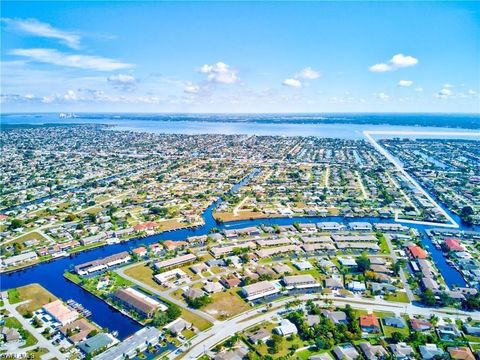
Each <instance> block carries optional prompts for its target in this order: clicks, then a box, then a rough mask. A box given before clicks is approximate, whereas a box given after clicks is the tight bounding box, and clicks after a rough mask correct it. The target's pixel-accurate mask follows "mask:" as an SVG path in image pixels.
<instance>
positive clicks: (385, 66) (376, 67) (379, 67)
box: [370, 64, 392, 72]
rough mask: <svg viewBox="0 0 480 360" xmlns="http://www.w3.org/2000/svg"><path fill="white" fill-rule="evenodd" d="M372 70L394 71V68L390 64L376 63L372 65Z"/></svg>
mask: <svg viewBox="0 0 480 360" xmlns="http://www.w3.org/2000/svg"><path fill="white" fill-rule="evenodd" d="M370 71H371V72H387V71H392V68H391V66H390V65H388V64H375V65H372V66H370Z"/></svg>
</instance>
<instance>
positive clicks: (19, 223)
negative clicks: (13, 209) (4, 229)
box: [10, 219, 23, 230]
mask: <svg viewBox="0 0 480 360" xmlns="http://www.w3.org/2000/svg"><path fill="white" fill-rule="evenodd" d="M22 226H23V221H22V220H20V219H13V220H12V222H11V223H10V229H13V230H14V229H18V228H21V227H22Z"/></svg>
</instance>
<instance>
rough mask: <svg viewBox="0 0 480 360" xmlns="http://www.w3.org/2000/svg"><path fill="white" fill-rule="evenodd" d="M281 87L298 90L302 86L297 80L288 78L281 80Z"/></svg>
mask: <svg viewBox="0 0 480 360" xmlns="http://www.w3.org/2000/svg"><path fill="white" fill-rule="evenodd" d="M282 85H285V86H290V87H295V88H299V87H301V86H302V82H301V81H300V80H298V79H294V78H289V79H285V80H283V82H282Z"/></svg>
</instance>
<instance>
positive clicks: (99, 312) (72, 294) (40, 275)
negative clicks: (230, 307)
mask: <svg viewBox="0 0 480 360" xmlns="http://www.w3.org/2000/svg"><path fill="white" fill-rule="evenodd" d="M258 172H259V170H258V169H255V170H254V171H253V172H252V173H250V174H249V175H248V176H246V177H245V178H244V179H243V180H242V181H240V182H239V183H238V184H236V185H235V186H234V187H232V189H231V191H230V192H231V193H234V192H235V191H237V190H238V189H239V188H240V187H241V186H243V185H245V184H246V183H248V181H249V180H250V179H251V178H252V177H254V176H256V174H257V173H258ZM220 202H221V200H218V201H217V202H215V203H213V204H212V205H210V206H209V207H208V208H207V209H206V210H205V212H204V214H203V215H202V217H203V220H204V225H202V226H199V227H197V228H192V229H180V230H175V231H170V232H165V233H161V234H156V235H152V236H148V237H144V238H135V239H132V240H130V241H128V242H123V243H120V244H114V245H108V246H103V247H100V248H95V249H91V250H88V251H85V252H81V253H78V254H75V255H72V256H71V257H67V258H61V259H58V260H55V261H51V262H47V263H41V264H38V265H35V266H32V267H30V268H26V269H24V270H19V271H15V272H13V273H7V274H1V275H0V288H1V289H2V290H5V289H10V288H14V287H19V286H23V285H27V284H30V283H38V284H40V285H42V286H43V287H45V288H46V289H47V290H49V291H50V292H52V293H53V294H54V295H56V296H58V297H60V298H62V299H63V300H67V299H73V300H75V301H77V302H79V303H81V304H82V305H84V306H85V308H87V309H89V310H90V311H91V312H92V316H91V319H92V321H94V322H95V323H97V324H98V325H100V326H101V327H104V328H108V329H109V330H110V331H117V332H118V337H119V338H120V339H124V338H125V337H127V336H129V335H131V334H133V333H134V332H135V331H137V330H139V329H140V327H141V325H139V324H138V323H136V322H135V321H133V320H131V319H130V318H129V317H127V316H125V315H123V314H121V313H120V312H118V311H117V310H115V309H114V308H112V307H110V306H109V305H107V304H106V303H105V302H104V301H103V300H101V299H99V298H97V297H95V296H93V295H92V294H90V293H88V292H87V291H85V290H83V289H82V288H80V287H79V286H77V285H75V284H73V283H72V282H70V281H68V280H66V279H65V278H64V277H63V274H64V271H65V270H68V269H71V268H73V267H74V266H75V265H77V264H80V263H84V262H87V261H91V260H95V259H98V258H102V257H105V256H108V255H112V254H115V253H118V252H121V251H128V250H130V249H132V248H135V247H138V246H140V245H149V244H151V243H155V242H159V241H164V240H174V241H175V240H177V241H178V240H184V239H185V238H187V237H189V236H197V235H205V234H208V233H210V232H211V230H212V229H213V228H214V227H216V228H217V229H218V230H222V229H236V228H242V227H246V226H256V225H261V224H265V225H291V224H294V223H296V222H308V223H316V222H322V221H336V222H349V221H366V222H392V219H384V218H378V217H363V218H344V217H292V218H272V219H256V220H242V221H236V222H229V223H225V224H218V223H217V222H216V221H215V219H214V217H213V211H214V209H215V207H216V206H218V205H219V204H220ZM457 219H458V217H457ZM408 226H409V227H413V228H416V229H417V230H419V231H420V233H421V234H422V241H423V244H424V246H425V247H426V248H428V250H429V251H430V253H431V254H432V258H433V260H434V261H435V264H436V266H437V267H438V269H439V270H440V272H441V274H442V276H443V277H444V279H445V282H446V283H447V285H448V286H452V285H459V286H463V285H465V281H464V280H463V278H462V276H461V275H460V273H459V272H458V271H457V270H455V269H454V268H452V267H451V266H450V265H449V264H447V263H446V261H445V258H444V256H443V254H442V252H441V251H439V250H437V249H436V248H435V247H434V246H433V244H432V243H431V241H430V239H429V238H428V237H427V236H426V234H425V230H426V229H428V228H432V226H426V225H416V224H408ZM433 227H434V226H433ZM460 230H473V228H471V227H467V226H465V225H461V227H460Z"/></svg>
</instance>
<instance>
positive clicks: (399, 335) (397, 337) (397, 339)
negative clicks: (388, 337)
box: [392, 331, 406, 344]
mask: <svg viewBox="0 0 480 360" xmlns="http://www.w3.org/2000/svg"><path fill="white" fill-rule="evenodd" d="M405 339H406V336H405V335H404V334H402V333H400V332H398V331H394V332H393V333H392V340H393V342H394V343H396V344H398V343H399V342H404V341H405Z"/></svg>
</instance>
